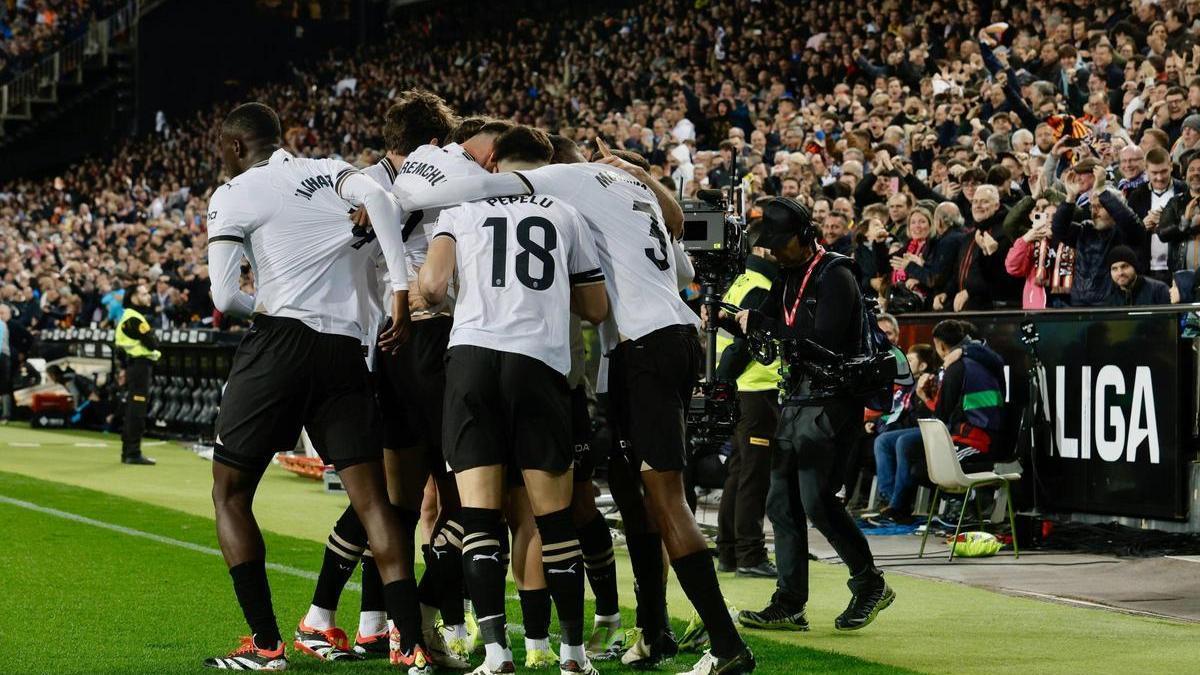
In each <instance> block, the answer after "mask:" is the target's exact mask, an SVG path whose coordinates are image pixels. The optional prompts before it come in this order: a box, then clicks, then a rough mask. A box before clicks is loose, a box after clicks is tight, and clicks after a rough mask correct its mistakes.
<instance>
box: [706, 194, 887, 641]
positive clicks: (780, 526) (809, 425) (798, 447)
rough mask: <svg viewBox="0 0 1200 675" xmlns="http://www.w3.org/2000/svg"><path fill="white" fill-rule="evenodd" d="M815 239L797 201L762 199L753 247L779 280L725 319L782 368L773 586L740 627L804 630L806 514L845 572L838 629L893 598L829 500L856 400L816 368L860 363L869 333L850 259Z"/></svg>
mask: <svg viewBox="0 0 1200 675" xmlns="http://www.w3.org/2000/svg"><path fill="white" fill-rule="evenodd" d="M819 234H820V233H819V230H818V229H817V228H816V227H815V226H814V225H813V223H812V216H811V214H810V213H809V211H808V209H807V208H805V207H804V206H803V205H801V204H799V203H798V202H795V201H792V200H790V199H784V198H776V199H773V200H771V201H770V202H768V204H767V205H766V206H765V208H764V209H763V223H762V234H761V235H760V237H759V239H758V242H757V245H758V246H760V247H763V248H766V249H770V251H771V252H772V254H773V255H774V256H775V258H776V260H777V261H778V264H779V266H780V277H779V279H778V281H777V282H776V283H775V284H774V285H773V287H772V289H771V293H770V296H769V297H768V300H767V302H766V303H765V304H764V305H762V307H763V309H762V310H752V309H751V310H742V311H739V312H737V314H736V315H735V317H734V318H735V319H736V322H731V321H728V320H727V319H726V320H725V321H723V322H722V323H723V325H724V326H726V327H727V328H729V329H732V330H733V331H737V332H740V333H741V334H744V335H748V336H749V337H750V340H751V344H755V343H756V342H758V343H760V344H761V342H762V339H763V338H767V339H769V340H771V341H773V342H779V343H780V345H781V347H782V349H781V352H782V356H783V360H784V362H785V364H787V365H786V366H785V370H784V373H783V374H784V379H783V382H782V388H783V390H784V392H785V395H784V397H783V410H782V412H781V414H780V423H779V429H778V431H777V433H776V451H775V457H774V458H773V462H772V471H771V487H770V491H769V493H768V497H767V515H768V517H769V518H770V520H771V524H772V526H773V527H774V528H775V541H776V559H777V565H778V568H779V581H778V588H777V589H776V592H775V595H774V596H773V597H772V600H771V603H770V605H768V606H767V608H766V609H764V610H762V611H760V612H742V614H741V615H740V616H739V620H740V621H741V622H742V623H743V624H744V625H754V626H757V627H762V628H792V629H803V628H805V627H807V620H806V618H805V615H804V606H805V604H806V602H807V600H808V562H809V560H808V540H807V534H806V522H805V516H806V515H807V517H808V518H809V519H811V520H812V522H813V524H814V525H815V526H816V527H817V529H818V530H820V531H821V534H823V535H824V536H825V538H826V539H828V540H829V543H830V544H831V545H832V546H833V547H834V549H835V550H836V551H837V552H838V555H839V556H840V557H841V559H842V561H843V562H845V563H846V565H847V566H848V567H849V568H850V582H849V586H850V590H851V592H852V593H853V597H852V598H851V600H850V604H849V606H848V607H847V608H846V611H844V612H842V614H841V616H839V617H837V620H836V621H835V622H834V625H835V627H836V628H837V629H838V630H857V629H859V628H863V627H865V626H866V625H867V624H869V623H871V621H873V620H874V619H875V617H876V615H878V613H879V612H880V611H881V610H883V609H885V608H886V607H887V606H888V605H890V604H891V603H892V601H893V600H894V599H895V593H894V592H893V591H892V589H891V588H889V587H888V585H887V584H886V583H885V582H884V579H883V574H882V573H881V572H880V571H879V569H878V568H877V567H875V561H874V558H873V557H872V555H871V549H870V546H869V545H868V544H867V539H866V537H864V536H863V534H862V532H861V531H860V530H859V529H858V527H857V526H855V524H854V520H853V519H852V518H851V517H850V514H849V513H848V512H847V511H846V509H845V507H844V506H843V505H842V504H841V502H840V501H839V500H838V499H837V497H836V496H835V492H836V490H837V489H838V487H839V486H840V484H841V479H840V477H841V475H842V464H843V462H844V461H845V460H846V458H847V454H846V453H847V452H848V449H849V448H853V447H854V441H855V440H856V436H857V435H858V433H860V431H861V429H862V411H863V398H862V395H861V394H860V393H856V392H854V391H851V390H848V389H847V388H846V386H845V384H844V382H852V381H853V380H852V379H851V378H846V379H845V380H844V381H843V382H834V379H835V378H827V377H822V375H821V371H822V368H823V367H825V366H832V367H834V368H836V367H837V366H838V365H839V364H840V363H849V362H851V361H852V360H854V359H855V358H856V357H860V356H861V355H862V354H863V353H865V352H866V351H867V350H868V346H867V344H865V343H866V342H867V340H868V337H867V336H868V335H869V334H868V333H867V332H866V331H864V311H863V298H862V294H861V292H860V291H859V288H858V284H857V282H856V278H857V277H856V275H855V273H854V267H853V262H852V261H851V260H850V259H848V258H846V257H845V256H842V255H839V254H837V253H832V252H828V251H826V250H825V249H824V248H822V247H821V246H820V245H819V244H818V243H817V239H818V237H819ZM722 315H723V316H724V317H726V318H727V317H728V314H725V313H724V312H723V313H722Z"/></svg>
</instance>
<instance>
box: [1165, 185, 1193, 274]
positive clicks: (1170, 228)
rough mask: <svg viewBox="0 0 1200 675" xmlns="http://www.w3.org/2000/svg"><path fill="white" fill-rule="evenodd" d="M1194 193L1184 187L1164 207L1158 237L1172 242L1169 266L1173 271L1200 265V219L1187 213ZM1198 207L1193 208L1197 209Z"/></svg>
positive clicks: (1168, 257)
mask: <svg viewBox="0 0 1200 675" xmlns="http://www.w3.org/2000/svg"><path fill="white" fill-rule="evenodd" d="M1191 201H1192V195H1191V194H1190V193H1189V192H1188V191H1187V190H1186V189H1184V190H1183V191H1181V192H1178V193H1177V194H1176V195H1175V197H1174V198H1173V199H1172V200H1171V201H1169V202H1167V205H1166V206H1165V207H1163V210H1162V216H1161V217H1160V220H1159V225H1158V238H1159V239H1162V240H1163V241H1165V242H1167V243H1168V244H1170V250H1169V252H1168V253H1167V266H1168V267H1169V269H1170V270H1171V271H1172V272H1177V271H1179V270H1194V269H1196V268H1197V267H1200V222H1198V221H1200V219H1198V218H1197V217H1196V214H1195V213H1193V214H1192V216H1191V217H1190V218H1189V217H1188V215H1187V208H1188V204H1189V203H1191ZM1195 210H1196V209H1193V211H1195Z"/></svg>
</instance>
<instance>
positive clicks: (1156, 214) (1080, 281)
mask: <svg viewBox="0 0 1200 675" xmlns="http://www.w3.org/2000/svg"><path fill="white" fill-rule="evenodd" d="M95 4H96V3H86V2H61V3H58V2H17V3H15V4H14V3H11V2H8V3H0V7H3V8H4V9H5V10H6V11H7V13H6V15H5V17H4V18H5V21H6V25H10V26H20V25H27V24H29V22H30V18H29V17H30V16H31V13H32V16H33V17H34V18H33V19H32V21H33V22H34V24H36V25H38V26H43V25H45V24H46V20H45V19H39V18H36V17H45V16H47V13H49V15H52V16H57V18H55V19H52V20H51V21H50V24H51V25H55V26H61V25H67V24H70V23H71V22H72V19H73V18H77V17H79V16H82V15H83V13H84V12H86V11H88V10H90V9H92V8H93V7H94V6H95ZM542 4H544V3H542ZM522 8H524V6H523V5H521V4H520V3H518V11H514V9H513V7H511V6H509V5H507V4H506V5H505V6H504V7H503V8H495V7H493V8H489V9H485V10H481V11H482V12H483V14H472V15H471V16H469V17H466V16H463V15H456V13H455V12H453V11H450V9H449V8H444V7H443V8H432V9H425V10H420V11H421V13H420V14H419V15H418V20H410V21H405V22H403V23H400V24H397V25H396V27H395V29H394V39H391V40H389V41H388V42H387V44H386V45H382V46H376V47H373V48H371V49H369V50H367V51H366V52H365V53H359V54H354V55H351V54H349V53H341V52H338V53H333V54H329V55H327V56H326V57H324V58H322V59H318V60H315V61H313V62H311V63H306V64H299V65H296V66H294V67H293V68H292V70H291V73H290V77H288V78H284V79H283V80H281V81H277V82H274V83H270V84H264V85H261V86H258V87H257V88H255V89H253V90H251V91H250V92H248V95H247V96H246V97H245V98H247V99H259V100H263V101H265V102H268V103H270V104H272V105H274V106H275V107H276V108H277V109H278V111H279V113H280V116H281V118H282V119H283V120H284V127H285V135H286V142H287V143H288V144H289V145H290V146H291V148H292V149H293V150H295V151H296V152H298V153H300V154H303V155H309V156H330V155H333V156H340V157H343V158H346V159H348V160H349V161H351V162H354V163H358V164H364V165H365V164H367V163H369V162H372V161H374V160H375V159H377V156H378V148H381V147H382V145H383V143H382V139H381V138H379V135H378V125H377V124H375V121H376V120H378V119H379V118H380V116H381V114H382V112H383V110H385V109H386V107H387V106H388V105H389V101H390V100H391V99H392V97H394V96H395V94H396V93H397V92H399V91H401V90H403V89H405V88H408V87H414V86H420V87H427V88H431V89H433V90H435V91H437V92H438V93H439V94H441V95H443V96H444V97H446V99H447V100H448V101H449V102H451V103H452V104H453V105H455V106H456V107H457V108H458V109H459V110H460V111H462V112H463V113H487V114H491V115H497V116H501V117H511V118H512V119H513V120H515V121H518V122H522V123H529V124H534V125H537V126H540V127H543V128H548V129H552V130H559V131H561V132H562V133H564V134H565V135H568V136H570V137H572V138H575V139H577V140H579V141H580V142H583V143H587V142H589V141H590V139H592V138H594V137H595V136H597V135H599V136H603V137H605V138H606V139H609V141H610V142H612V143H613V144H614V147H623V148H625V149H629V150H634V151H637V152H640V153H642V154H644V155H645V156H646V157H647V158H648V159H649V160H650V162H651V163H652V165H653V172H654V175H656V176H660V177H661V178H662V180H663V181H665V182H667V183H668V184H669V185H671V186H673V187H674V188H675V189H677V190H679V192H680V194H681V195H682V196H683V197H690V196H692V195H694V194H695V192H696V191H697V190H698V189H700V188H702V187H725V186H733V185H740V186H742V187H743V188H745V190H746V191H747V192H748V193H749V194H750V195H751V196H752V197H761V196H766V195H772V194H782V195H785V196H794V197H797V198H799V199H801V200H803V201H805V202H807V203H808V204H810V205H811V207H812V209H813V211H814V214H815V216H816V217H817V218H818V219H819V222H820V223H821V225H822V227H823V230H824V233H825V239H826V244H827V245H828V246H829V247H830V248H832V249H834V250H838V251H841V252H847V253H852V254H853V255H854V256H855V257H856V259H857V260H858V262H859V265H860V267H861V269H862V277H863V278H862V280H861V281H862V285H863V287H864V289H866V290H868V291H869V292H871V293H874V294H877V295H879V296H880V298H881V300H882V301H883V303H884V304H885V305H886V306H887V308H888V309H889V310H890V311H891V312H893V313H897V312H903V311H912V310H918V309H934V310H964V309H971V310H976V309H987V308H991V307H995V306H1015V305H1023V306H1025V307H1043V306H1066V305H1099V304H1110V303H1135V302H1136V303H1141V302H1150V301H1155V302H1157V301H1161V300H1162V299H1163V298H1164V297H1165V295H1164V294H1165V293H1166V291H1165V289H1164V288H1162V287H1160V286H1158V283H1159V282H1165V283H1167V284H1168V285H1170V284H1171V283H1172V282H1173V281H1175V279H1174V278H1173V277H1178V279H1179V280H1180V284H1176V288H1175V290H1173V291H1172V294H1173V296H1172V297H1173V299H1182V300H1189V299H1190V298H1191V297H1192V294H1193V289H1192V285H1191V284H1192V282H1191V279H1192V278H1193V277H1194V275H1193V274H1192V271H1193V270H1194V268H1195V267H1196V266H1197V264H1200V254H1198V253H1197V251H1200V237H1198V236H1197V235H1196V232H1197V229H1196V228H1195V227H1194V226H1193V218H1194V215H1195V214H1194V211H1195V202H1194V200H1193V197H1194V196H1196V195H1200V155H1198V154H1195V153H1192V152H1190V151H1191V150H1193V149H1196V148H1197V147H1200V115H1197V112H1198V111H1200V78H1198V77H1197V66H1198V55H1200V48H1197V47H1196V46H1195V45H1194V44H1193V38H1192V33H1193V27H1194V26H1195V25H1196V23H1197V22H1198V21H1200V1H1197V0H1190V1H1189V2H1178V3H1176V2H1153V1H1141V0H1135V1H1134V2H1096V3H1092V2H1089V3H1058V4H1052V5H1049V6H1042V5H1040V4H1038V3H1032V2H1025V1H1023V0H1018V1H1016V2H1011V3H1008V4H1007V11H1002V9H1001V6H1000V5H999V4H996V5H995V6H994V7H993V6H992V3H968V2H945V3H932V4H930V5H927V6H915V5H912V4H910V3H903V2H898V1H893V0H884V1H877V0H858V1H857V2H848V3H784V2H775V1H770V0H768V1H763V2H752V1H750V0H739V1H737V2H727V3H711V4H710V3H692V2H683V1H682V0H677V1H674V2H663V3H640V2H639V3H629V4H628V6H625V7H623V8H619V9H612V10H609V11H608V13H603V14H594V15H587V16H582V15H580V12H581V11H584V10H580V9H579V8H570V9H563V10H558V11H560V12H561V15H560V16H546V15H544V14H543V15H542V18H541V19H539V20H534V19H532V18H528V17H529V14H527V13H526V12H524V11H519V10H520V9H522ZM696 8H698V9H699V11H695V9H696ZM501 9H502V10H503V12H501ZM1002 14H1005V15H1006V16H1005V18H1006V20H1007V21H1008V23H1006V24H1000V23H996V24H993V23H992V22H993V21H998V20H999V19H1000V18H1001V15H1002ZM480 16H483V17H485V18H487V19H488V20H486V21H481V20H478V19H479V18H480ZM513 17H523V18H513ZM784 26H786V27H788V28H786V29H784V28H781V27H784ZM816 26H827V27H829V30H828V31H826V32H813V30H814V29H813V28H812V27H816ZM500 28H503V30H501V29H500ZM20 32H21V31H18V33H20ZM657 35H667V36H669V37H668V39H666V40H652V39H651V36H657ZM407 37H414V38H415V37H420V39H406V38H407ZM451 37H453V38H454V39H450V38H451ZM5 44H6V45H9V46H10V47H11V44H15V43H10V42H9V41H6V42H5ZM431 45H436V46H434V47H431ZM560 46H561V47H560ZM500 54H504V55H506V56H505V58H504V59H500V58H498V55H500ZM226 111H227V106H226V105H216V106H214V107H212V108H211V109H207V110H202V111H199V112H197V113H195V114H193V115H191V116H189V117H181V118H179V119H176V120H174V123H172V124H168V125H163V126H162V127H161V128H160V130H159V132H157V133H154V134H151V135H147V136H144V137H141V138H137V139H132V140H129V141H127V142H124V143H122V144H120V145H119V146H118V147H116V148H115V149H114V151H113V153H112V154H111V155H110V156H106V157H96V158H91V159H87V160H84V161H81V162H79V163H78V164H76V165H74V166H71V167H69V168H67V169H64V170H63V171H62V172H61V173H60V174H58V175H56V176H50V177H46V178H41V179H22V180H17V181H15V182H12V183H10V184H8V185H3V186H0V236H2V246H3V256H2V259H3V263H2V264H3V270H2V271H3V282H4V283H3V287H2V288H0V299H2V300H3V302H5V303H7V304H9V305H10V306H11V307H12V308H13V310H14V312H13V313H14V319H15V321H17V322H18V323H20V324H21V326H22V327H23V328H26V329H33V330H36V329H38V328H41V327H45V326H66V325H78V324H88V323H100V324H104V323H106V322H108V323H111V321H112V320H113V319H114V318H116V316H117V315H119V312H120V309H119V308H120V302H119V300H120V296H121V294H122V293H123V288H124V287H125V286H127V285H128V284H130V283H132V282H134V281H136V280H141V281H144V282H146V283H149V284H151V285H153V286H155V298H154V303H155V305H154V307H155V322H156V324H157V325H158V326H160V327H165V326H167V325H193V326H200V325H213V321H214V313H213V308H212V304H211V300H210V299H209V298H208V292H207V289H208V284H209V282H208V276H207V270H206V268H205V266H204V264H203V258H202V254H203V251H204V248H205V235H204V231H205V213H204V206H203V205H204V203H205V201H206V199H207V197H208V195H209V193H210V191H211V189H212V187H213V186H214V185H217V184H219V176H218V173H219V169H218V165H217V163H216V161H215V157H214V147H215V137H214V133H213V129H214V128H215V127H216V121H217V120H219V119H220V118H221V116H222V115H223V114H224V113H225V112H226ZM1122 264H1124V266H1123V267H1122V266H1121V265H1122ZM1114 265H1116V266H1117V267H1119V268H1120V270H1119V273H1118V272H1117V271H1113V269H1114V268H1113V266H1114ZM1176 273H1179V274H1176ZM246 283H247V284H249V283H252V281H251V280H250V279H248V278H247V280H246ZM215 319H216V321H217V322H218V323H217V324H216V325H221V324H220V317H219V316H218V317H215Z"/></svg>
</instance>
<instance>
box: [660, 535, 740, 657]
mask: <svg viewBox="0 0 1200 675" xmlns="http://www.w3.org/2000/svg"><path fill="white" fill-rule="evenodd" d="M671 567H673V568H674V569H675V576H676V577H678V579H679V585H680V586H682V587H683V592H684V594H686V595H687V597H688V600H690V601H691V602H692V606H693V607H695V608H696V612H697V613H698V614H699V615H700V619H701V620H702V621H704V627H705V628H707V629H708V635H709V639H711V640H712V653H713V656H716V657H718V658H722V659H727V658H731V657H733V656H736V655H737V654H738V652H740V651H741V650H742V648H743V647H745V643H744V642H742V638H741V636H739V635H738V632H737V628H735V627H734V625H733V618H732V617H730V616H729V610H728V609H726V607H725V598H724V597H723V596H722V595H721V586H720V584H718V583H717V571H716V569H715V568H714V567H713V559H712V555H710V554H709V552H708V550H707V549H705V550H702V551H696V552H695V553H692V554H690V555H685V556H684V557H682V558H679V559H678V560H672V561H671Z"/></svg>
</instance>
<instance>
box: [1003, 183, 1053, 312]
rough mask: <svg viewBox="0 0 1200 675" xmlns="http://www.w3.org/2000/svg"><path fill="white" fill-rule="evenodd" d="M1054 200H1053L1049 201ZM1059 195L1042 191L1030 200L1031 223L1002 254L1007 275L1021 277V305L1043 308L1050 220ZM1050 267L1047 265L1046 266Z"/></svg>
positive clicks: (1048, 277)
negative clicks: (1031, 206) (1031, 201)
mask: <svg viewBox="0 0 1200 675" xmlns="http://www.w3.org/2000/svg"><path fill="white" fill-rule="evenodd" d="M1052 200H1054V201H1052ZM1061 201H1062V195H1060V194H1057V193H1054V192H1050V191H1048V192H1045V193H1042V196H1041V197H1039V198H1038V199H1037V201H1036V202H1034V206H1033V211H1032V212H1031V213H1030V214H1029V221H1030V223H1031V224H1032V225H1031V227H1030V228H1029V229H1028V230H1026V231H1025V232H1024V233H1023V234H1022V235H1021V236H1020V237H1017V238H1016V239H1015V240H1013V245H1012V248H1011V249H1009V250H1008V255H1006V256H1005V257H1004V269H1005V270H1006V271H1008V273H1009V274H1010V275H1012V276H1013V277H1015V278H1017V279H1022V280H1023V281H1024V287H1023V288H1022V289H1021V308H1022V309H1045V308H1046V286H1048V285H1049V283H1050V280H1051V273H1052V266H1053V258H1052V255H1051V238H1052V236H1053V231H1052V228H1051V225H1050V223H1051V221H1052V220H1053V218H1054V212H1055V209H1056V208H1057V203H1058V202H1061ZM1048 267H1049V268H1051V269H1048Z"/></svg>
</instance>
